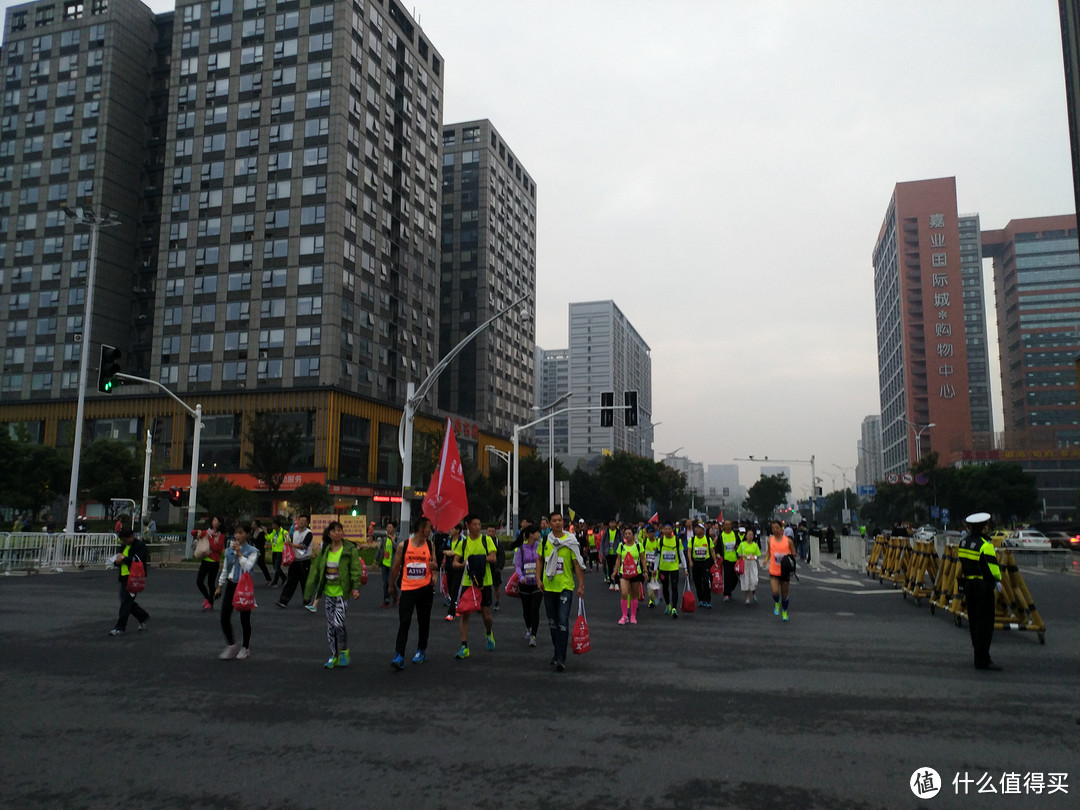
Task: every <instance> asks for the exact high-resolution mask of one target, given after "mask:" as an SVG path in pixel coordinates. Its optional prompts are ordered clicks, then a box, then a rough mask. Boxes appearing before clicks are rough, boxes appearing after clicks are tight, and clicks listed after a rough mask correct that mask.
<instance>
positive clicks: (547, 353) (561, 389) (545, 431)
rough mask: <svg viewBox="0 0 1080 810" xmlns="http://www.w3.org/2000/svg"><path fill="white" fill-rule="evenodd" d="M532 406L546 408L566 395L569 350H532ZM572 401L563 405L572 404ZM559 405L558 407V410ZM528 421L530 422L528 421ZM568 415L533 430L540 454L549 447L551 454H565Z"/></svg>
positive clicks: (558, 417) (538, 348)
mask: <svg viewBox="0 0 1080 810" xmlns="http://www.w3.org/2000/svg"><path fill="white" fill-rule="evenodd" d="M535 357H536V360H535V366H536V407H538V408H541V409H543V408H544V407H545V406H546V405H549V404H551V403H552V402H555V401H556V400H558V399H559V398H560V397H563V396H566V394H567V393H568V392H569V390H570V351H569V349H541V348H540V347H539V346H538V347H537V348H536V354H535ZM573 404H574V403H573V399H571V400H569V401H568V402H567V405H573ZM562 409H563V405H562V404H560V406H559V408H558V409H556V410H557V411H558V410H562ZM530 421H531V420H530ZM569 424H570V415H569V414H565V413H564V414H560V415H558V416H555V417H552V418H551V419H550V420H548V421H547V422H541V423H540V424H539V425H537V426H536V427H535V428H533V431H534V436H535V438H536V446H537V447H538V448H539V449H540V450H541V451H543V452H547V451H546V450H545V448H547V447H551V448H553V449H554V452H555V453H558V454H560V455H566V454H567V453H568V452H569V447H570V444H569V440H570V437H569Z"/></svg>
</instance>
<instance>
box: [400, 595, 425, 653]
mask: <svg viewBox="0 0 1080 810" xmlns="http://www.w3.org/2000/svg"><path fill="white" fill-rule="evenodd" d="M434 599H435V589H434V588H432V587H430V586H429V587H426V588H416V589H415V590H411V591H402V592H401V596H400V597H399V598H398V631H397V646H396V647H395V649H396V651H397V654H398V655H405V644H406V642H408V640H409V625H410V624H412V614H413V610H414V609H415V610H416V627H417V630H418V631H419V638H417V640H416V649H418V650H426V649H427V645H428V631H429V630H430V629H431V603H432V602H433V601H434Z"/></svg>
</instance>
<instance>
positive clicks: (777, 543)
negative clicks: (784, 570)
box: [769, 534, 791, 577]
mask: <svg viewBox="0 0 1080 810" xmlns="http://www.w3.org/2000/svg"><path fill="white" fill-rule="evenodd" d="M790 553H791V544H790V543H788V538H787V537H781V538H780V539H779V540H777V539H776V538H775V537H773V536H772V535H771V534H770V535H769V576H770V577H778V576H780V573H781V571H780V560H779V559H777V556H778V555H779V556H780V557H786V556H787V555H788V554H790Z"/></svg>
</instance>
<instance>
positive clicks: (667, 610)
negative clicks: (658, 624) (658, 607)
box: [664, 605, 671, 615]
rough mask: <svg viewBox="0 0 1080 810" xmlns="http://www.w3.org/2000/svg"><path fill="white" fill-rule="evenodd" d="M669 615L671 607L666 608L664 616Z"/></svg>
mask: <svg viewBox="0 0 1080 810" xmlns="http://www.w3.org/2000/svg"><path fill="white" fill-rule="evenodd" d="M669 613H671V605H668V606H667V607H665V608H664V614H665V615H667V614H669Z"/></svg>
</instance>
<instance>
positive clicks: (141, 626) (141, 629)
mask: <svg viewBox="0 0 1080 810" xmlns="http://www.w3.org/2000/svg"><path fill="white" fill-rule="evenodd" d="M149 621H150V617H149V616H147V617H146V618H145V619H143V620H142V621H141V622H139V631H140V632H142V631H143V630H146V629H147V627H146V624H147V622H149Z"/></svg>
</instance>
